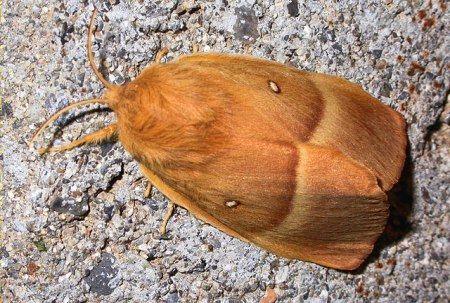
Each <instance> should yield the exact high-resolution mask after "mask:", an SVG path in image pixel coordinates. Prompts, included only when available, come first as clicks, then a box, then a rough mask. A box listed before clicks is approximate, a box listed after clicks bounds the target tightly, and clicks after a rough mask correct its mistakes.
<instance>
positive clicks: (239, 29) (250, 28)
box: [233, 6, 259, 42]
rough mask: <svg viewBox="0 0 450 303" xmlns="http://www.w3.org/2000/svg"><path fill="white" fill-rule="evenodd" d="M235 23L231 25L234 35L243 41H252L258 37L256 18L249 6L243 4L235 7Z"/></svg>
mask: <svg viewBox="0 0 450 303" xmlns="http://www.w3.org/2000/svg"><path fill="white" fill-rule="evenodd" d="M235 14H236V17H237V18H236V23H235V24H234V26H233V29H234V31H235V36H236V38H237V39H239V40H241V41H243V42H252V41H254V40H255V39H256V38H258V36H259V34H258V18H257V17H256V15H255V12H254V11H253V10H252V9H251V8H247V7H244V6H241V7H237V8H236V9H235Z"/></svg>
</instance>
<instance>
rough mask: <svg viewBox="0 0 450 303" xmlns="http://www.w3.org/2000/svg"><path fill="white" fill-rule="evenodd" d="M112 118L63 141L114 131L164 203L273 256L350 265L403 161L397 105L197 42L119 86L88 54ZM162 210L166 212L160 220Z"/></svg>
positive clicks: (336, 81) (379, 222)
mask: <svg viewBox="0 0 450 303" xmlns="http://www.w3.org/2000/svg"><path fill="white" fill-rule="evenodd" d="M95 15H96V11H94V14H93V16H92V18H91V22H90V26H89V35H88V44H87V45H88V46H87V47H88V57H89V62H90V64H91V67H92V69H93V71H94V72H95V74H96V75H97V77H98V78H99V80H100V81H101V82H102V83H103V84H104V85H105V86H106V92H105V93H104V95H103V96H102V97H101V98H99V99H90V100H85V101H80V102H76V103H74V104H71V105H69V106H67V107H65V108H63V109H62V110H60V111H59V112H57V113H56V114H54V115H53V116H52V117H51V118H50V119H49V120H47V122H46V123H44V124H43V125H42V126H41V127H40V128H39V129H38V131H37V132H36V133H35V135H34V136H33V138H32V139H31V141H30V146H31V142H32V141H34V140H35V139H36V137H37V136H38V135H39V134H40V133H41V132H42V130H43V129H44V128H45V127H46V126H48V125H49V124H50V123H52V122H53V121H55V120H56V119H57V117H59V116H60V115H61V114H63V113H66V112H67V111H69V110H71V109H72V108H74V107H79V106H82V105H87V104H91V103H102V104H104V105H106V106H108V107H109V108H111V109H112V110H113V111H114V113H115V115H116V117H117V122H115V123H113V124H111V125H109V126H107V127H105V128H103V129H101V130H99V131H96V132H94V133H91V134H88V135H86V136H85V137H83V138H81V139H78V140H75V141H73V142H70V143H69V144H67V145H64V146H59V147H53V148H45V149H41V150H40V151H41V153H42V152H46V151H63V150H68V149H71V148H73V147H76V146H79V145H81V144H84V143H93V142H100V141H102V140H105V139H108V138H111V137H113V136H116V137H117V138H118V140H119V141H120V142H121V143H122V144H123V146H124V147H125V149H126V150H127V151H128V152H129V153H130V154H131V155H132V156H133V157H134V158H135V159H136V160H137V161H138V162H139V163H140V166H141V168H142V172H143V174H144V175H145V176H146V177H147V178H148V180H149V182H150V183H151V184H153V185H154V186H156V187H157V188H158V189H159V190H160V191H161V192H162V193H163V194H164V195H166V196H167V197H168V198H169V199H170V200H171V201H173V203H175V204H176V205H179V206H181V207H184V208H186V209H187V210H189V211H190V212H191V213H192V214H193V215H194V216H196V217H197V218H199V219H201V220H203V221H205V222H207V223H209V224H211V225H212V226H214V227H216V228H218V229H219V230H221V231H223V232H225V233H227V234H229V235H231V236H234V237H237V238H239V239H241V240H244V241H247V242H250V243H253V244H255V245H257V246H260V247H262V248H264V249H266V250H268V251H271V252H273V253H275V254H277V255H279V256H283V257H287V258H294V259H300V260H304V261H310V262H314V263H317V264H320V265H324V266H328V267H332V268H337V269H344V270H352V269H355V268H357V267H359V266H360V264H361V263H362V262H363V261H364V259H365V258H366V257H367V256H368V255H369V254H370V252H371V251H372V249H373V246H374V243H375V241H376V240H377V238H378V237H379V235H380V234H381V233H382V232H383V230H384V227H385V225H386V221H387V218H388V209H389V204H388V201H387V196H386V192H387V191H388V190H389V189H391V188H392V186H393V185H394V184H395V183H396V182H397V180H398V179H399V177H400V174H401V171H402V167H403V163H404V160H405V149H406V132H405V122H404V119H403V118H402V117H401V115H400V114H398V113H397V112H395V111H394V110H393V109H391V108H390V107H388V106H386V105H384V104H382V103H381V102H380V101H378V100H377V99H375V98H374V97H372V96H371V95H369V94H368V93H366V92H365V91H363V90H362V89H361V88H360V86H358V85H356V84H353V83H350V82H349V81H347V80H344V79H342V78H339V77H335V76H330V75H325V74H318V73H311V72H305V71H301V70H298V69H295V68H292V67H288V66H286V65H282V64H279V63H276V62H273V61H268V60H262V59H257V58H254V57H251V56H242V55H227V54H217V53H194V54H191V55H185V56H181V57H180V58H178V59H177V60H174V61H172V62H169V63H161V62H160V60H161V58H162V57H163V56H164V55H165V53H164V51H161V52H160V53H158V55H157V58H156V62H155V63H154V64H152V65H150V66H149V67H147V68H146V69H145V70H144V71H143V72H142V73H141V74H140V75H139V76H138V77H137V78H136V79H134V80H133V81H131V82H129V83H126V84H124V85H120V86H119V85H114V84H111V83H109V82H107V81H106V80H105V78H104V77H103V76H102V74H101V73H100V72H99V71H98V69H97V68H96V67H95V65H94V56H93V52H92V50H91V44H92V41H91V40H92V35H93V24H94V20H95ZM167 219H168V217H167V216H166V218H165V222H167Z"/></svg>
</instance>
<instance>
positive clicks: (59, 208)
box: [0, 0, 450, 302]
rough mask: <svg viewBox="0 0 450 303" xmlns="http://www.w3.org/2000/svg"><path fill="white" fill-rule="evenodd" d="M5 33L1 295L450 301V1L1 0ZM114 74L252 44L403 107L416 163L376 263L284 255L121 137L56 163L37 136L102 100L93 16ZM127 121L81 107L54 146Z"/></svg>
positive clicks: (261, 53) (398, 193)
mask: <svg viewBox="0 0 450 303" xmlns="http://www.w3.org/2000/svg"><path fill="white" fill-rule="evenodd" d="M0 3H1V5H2V17H1V31H0V43H1V44H2V46H1V48H0V52H1V65H0V66H1V81H0V87H1V96H2V111H1V123H2V132H1V134H2V136H1V154H2V155H1V162H2V167H3V171H2V183H1V190H2V196H1V200H0V207H1V211H0V224H1V228H0V293H1V297H0V302H1V301H2V300H3V302H259V300H260V299H261V298H262V297H263V295H264V293H265V290H266V288H269V287H270V288H274V289H275V292H276V293H277V296H278V302H369V301H378V302H447V300H448V296H449V289H450V285H449V282H448V274H449V261H448V253H449V251H450V250H449V245H448V239H449V230H450V229H449V227H450V226H449V191H450V190H449V183H450V182H449V181H450V180H449V176H450V172H449V170H450V167H449V159H450V154H449V153H450V151H449V138H450V130H449V123H450V109H449V105H448V102H447V100H448V89H449V74H448V67H449V61H448V57H446V56H447V55H448V54H449V53H450V52H449V48H450V47H449V39H450V38H449V37H450V33H449V29H448V24H450V18H449V12H448V8H447V7H448V4H446V3H445V1H434V0H433V1H429V0H426V1H417V0H409V1H398V0H384V1H363V0H361V1H354V0H346V1H300V0H287V1H280V0H276V1H255V0H242V1H231V0H228V1H227V0H216V1H181V0H180V1H176V0H173V1H169V0H161V1H150V0H138V1H131V0H130V1H124V0H110V1H105V2H100V1H96V2H91V1H81V0H65V1H59V0H58V1H57V0H49V1H47V0H46V1H42V0H23V1H20V0H14V1H13V0H3V2H0ZM93 4H95V5H96V6H97V7H98V8H99V10H100V14H99V16H98V18H97V27H96V32H95V44H94V51H95V54H96V58H97V63H99V62H100V61H101V70H102V72H103V74H105V75H106V76H107V78H108V79H109V81H111V82H114V83H117V84H121V83H124V82H127V81H130V80H132V79H134V78H135V77H136V76H137V75H138V74H139V72H140V71H142V69H144V68H145V66H147V65H148V64H151V62H152V60H153V59H154V57H155V55H156V52H157V51H158V50H159V49H161V48H162V47H164V46H167V47H168V48H169V50H170V52H169V54H168V56H167V57H166V58H165V59H164V60H168V61H170V60H173V59H174V58H176V57H178V56H179V55H181V54H186V53H190V52H191V51H192V48H193V45H195V44H196V45H198V47H199V49H200V51H203V52H209V51H214V52H224V53H240V54H251V55H254V56H258V57H262V58H267V59H271V60H275V61H278V62H282V63H285V64H288V65H292V66H295V67H298V68H299V69H304V70H310V71H317V72H323V73H329V74H334V75H339V76H342V77H344V78H347V79H349V80H351V81H353V82H356V83H359V84H360V85H362V86H363V87H364V89H366V90H367V91H368V92H370V93H371V94H372V95H374V96H376V97H377V98H379V99H380V100H381V101H382V102H384V103H386V104H388V105H390V106H391V107H393V108H394V109H396V110H397V111H399V112H400V113H402V114H403V115H404V116H405V118H406V120H407V123H408V137H409V142H410V148H409V159H408V163H407V164H406V167H405V171H404V174H403V178H402V180H401V182H400V183H399V185H398V186H397V187H395V189H394V190H393V191H392V192H391V193H390V200H391V218H390V220H389V224H388V227H387V229H386V232H385V233H384V235H383V236H382V238H381V239H380V241H379V242H378V243H377V245H376V248H375V251H374V253H373V254H372V255H371V257H370V258H369V260H368V261H367V263H366V264H365V265H364V266H363V267H361V268H360V269H359V270H357V271H355V272H351V273H348V272H340V271H336V270H332V269H327V268H324V267H321V266H317V265H314V264H310V263H305V262H301V261H295V260H287V259H283V258H279V257H277V256H274V255H272V254H269V253H267V252H265V251H264V250H261V249H259V248H257V247H254V246H252V245H249V244H246V243H243V242H241V241H239V240H237V239H233V238H231V237H229V236H227V235H225V234H223V233H221V232H219V231H218V230H216V229H215V228H213V227H211V226H209V225H207V224H204V223H203V222H201V221H199V220H197V219H195V218H194V217H193V216H192V215H190V214H189V213H188V212H187V211H186V210H183V209H181V208H177V210H176V213H175V215H174V216H173V218H172V219H171V221H170V223H169V226H168V234H167V236H166V237H161V236H160V234H159V231H158V228H159V225H160V223H161V221H162V216H163V214H164V212H165V209H166V206H167V203H168V201H167V199H165V198H164V196H163V195H162V194H161V193H159V192H158V191H157V189H153V195H152V197H151V198H148V199H145V198H144V197H143V193H144V190H145V185H146V180H145V179H143V178H142V174H141V173H140V171H139V169H138V165H137V163H136V162H135V161H133V159H132V158H131V157H130V156H129V155H128V154H127V153H126V152H125V151H124V150H123V148H122V147H121V145H120V143H114V142H110V143H105V144H101V145H97V146H95V145H94V146H84V147H81V148H77V149H75V150H72V151H70V152H66V153H62V154H59V153H53V154H47V155H45V156H43V157H40V156H39V155H38V154H37V153H36V151H32V150H29V149H28V147H27V145H26V141H27V140H28V139H29V138H30V137H31V135H32V134H33V132H34V131H35V130H36V129H37V127H38V126H39V125H40V124H42V123H43V122H44V121H45V119H46V118H48V117H49V116H50V115H51V114H52V113H54V112H55V111H56V110H57V109H59V108H62V107H63V106H65V105H67V104H69V103H71V102H74V101H77V100H82V99H86V98H91V97H95V96H100V95H101V93H102V91H103V89H104V88H103V87H102V85H101V83H99V81H97V80H96V78H95V76H94V74H93V73H92V71H91V69H90V68H89V65H88V62H87V58H86V47H85V45H86V38H87V23H88V20H89V17H90V15H91V12H92V9H93ZM112 121H114V116H113V114H112V113H111V112H108V111H105V110H104V109H102V107H101V106H91V107H89V108H86V109H81V110H76V111H73V112H72V113H71V114H69V115H66V116H64V117H63V118H61V119H59V120H58V122H57V123H56V124H55V125H53V126H52V127H50V128H49V129H48V130H47V131H46V132H45V135H44V136H43V138H41V139H40V140H39V142H38V143H39V145H41V146H42V145H44V144H50V143H51V142H52V143H53V144H55V145H56V144H60V143H62V142H65V141H69V140H73V139H76V138H79V137H81V136H82V135H83V134H86V133H89V132H92V131H94V130H96V129H99V128H101V127H102V126H104V125H106V124H108V123H111V122H112Z"/></svg>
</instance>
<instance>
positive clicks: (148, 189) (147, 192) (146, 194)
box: [139, 164, 153, 198]
mask: <svg viewBox="0 0 450 303" xmlns="http://www.w3.org/2000/svg"><path fill="white" fill-rule="evenodd" d="M139 168H140V169H141V172H142V174H143V175H144V176H145V171H146V170H147V168H146V167H145V166H144V165H142V164H140V165H139ZM152 189H153V184H152V182H151V181H150V180H149V179H148V178H147V187H146V188H145V192H144V197H145V198H150V195H151V194H152Z"/></svg>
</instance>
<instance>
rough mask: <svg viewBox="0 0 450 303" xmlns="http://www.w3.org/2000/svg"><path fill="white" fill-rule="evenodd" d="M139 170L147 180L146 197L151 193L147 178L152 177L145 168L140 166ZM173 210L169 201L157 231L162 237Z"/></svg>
mask: <svg viewBox="0 0 450 303" xmlns="http://www.w3.org/2000/svg"><path fill="white" fill-rule="evenodd" d="M140 169H141V171H142V173H143V174H144V176H146V177H147V179H148V184H147V190H146V191H145V194H146V195H147V193H148V192H149V193H150V192H151V188H152V186H153V185H152V183H151V181H150V178H149V176H152V175H153V173H152V172H151V171H150V170H149V169H148V168H147V167H145V166H144V165H142V164H141V165H140ZM174 209H175V204H174V203H173V202H172V201H169V204H168V205H167V211H166V213H165V215H164V217H163V221H162V223H161V227H160V228H159V231H160V232H161V235H164V234H165V233H166V230H167V223H168V222H169V220H170V217H171V216H172V214H173V211H174Z"/></svg>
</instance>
